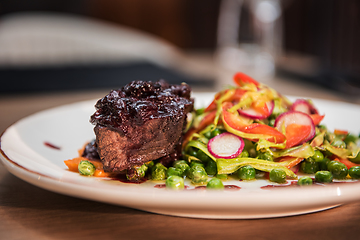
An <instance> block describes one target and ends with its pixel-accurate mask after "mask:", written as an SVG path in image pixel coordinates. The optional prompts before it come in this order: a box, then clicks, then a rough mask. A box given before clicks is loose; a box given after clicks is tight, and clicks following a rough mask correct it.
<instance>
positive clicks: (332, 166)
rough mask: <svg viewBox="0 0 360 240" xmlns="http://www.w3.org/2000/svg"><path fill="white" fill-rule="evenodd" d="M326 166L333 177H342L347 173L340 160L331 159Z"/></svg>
mask: <svg viewBox="0 0 360 240" xmlns="http://www.w3.org/2000/svg"><path fill="white" fill-rule="evenodd" d="M327 167H328V170H329V171H330V172H331V174H332V175H333V177H334V178H335V179H344V178H346V176H347V174H348V168H347V167H346V165H345V164H343V163H341V162H338V161H331V162H329V164H328V166H327Z"/></svg>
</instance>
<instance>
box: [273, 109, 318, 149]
mask: <svg viewBox="0 0 360 240" xmlns="http://www.w3.org/2000/svg"><path fill="white" fill-rule="evenodd" d="M274 127H275V128H276V129H277V130H279V131H280V132H282V129H283V128H285V135H286V139H287V144H286V147H293V146H296V145H299V144H302V143H304V142H307V141H309V140H310V139H312V138H313V137H314V136H315V125H314V122H313V120H312V119H311V117H310V116H309V115H308V114H306V113H303V112H298V111H289V112H285V113H282V114H280V115H279V116H278V117H277V118H276V119H275V124H274Z"/></svg>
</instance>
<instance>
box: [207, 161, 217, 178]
mask: <svg viewBox="0 0 360 240" xmlns="http://www.w3.org/2000/svg"><path fill="white" fill-rule="evenodd" d="M205 171H206V172H207V174H208V175H216V173H217V166H216V162H215V161H212V160H211V161H208V162H207V163H206V167H205Z"/></svg>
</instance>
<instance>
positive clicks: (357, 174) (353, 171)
mask: <svg viewBox="0 0 360 240" xmlns="http://www.w3.org/2000/svg"><path fill="white" fill-rule="evenodd" d="M349 175H350V177H351V178H353V179H360V166H354V167H351V168H350V169H349Z"/></svg>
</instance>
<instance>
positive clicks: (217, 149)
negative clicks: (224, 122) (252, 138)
mask: <svg viewBox="0 0 360 240" xmlns="http://www.w3.org/2000/svg"><path fill="white" fill-rule="evenodd" d="M244 146H245V144H244V140H243V139H242V138H241V137H239V136H236V135H235V134H232V133H229V132H225V133H222V134H219V135H217V136H216V137H213V138H212V139H210V140H209V142H208V145H207V148H208V150H209V152H210V153H211V154H212V155H213V156H214V157H216V158H225V159H229V158H235V157H237V156H239V155H240V153H241V152H242V150H243V149H244Z"/></svg>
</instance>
